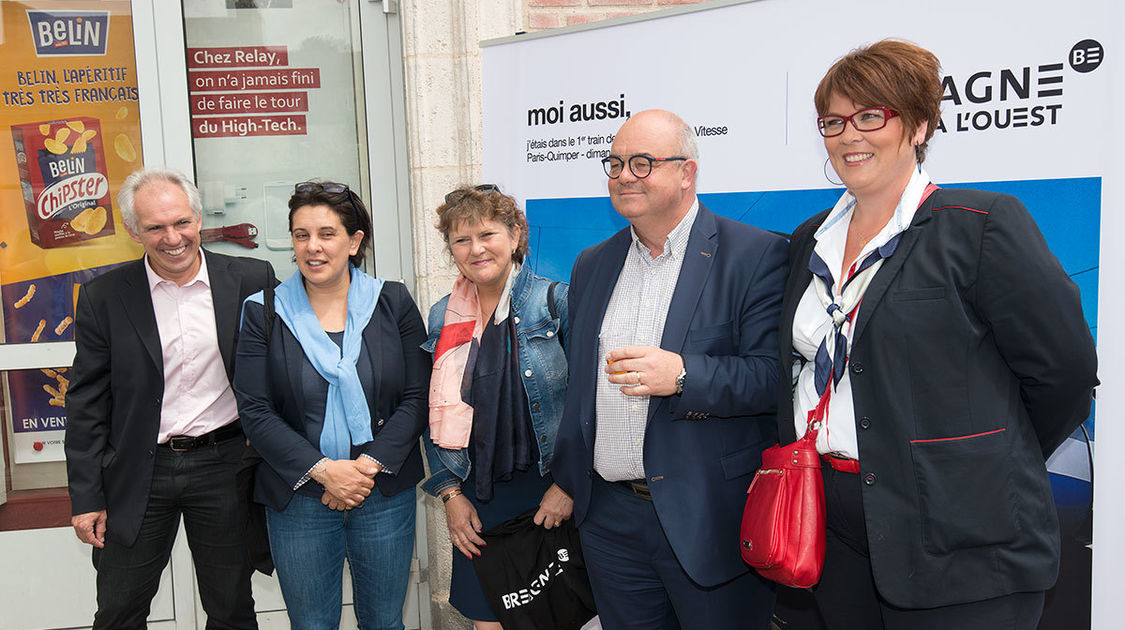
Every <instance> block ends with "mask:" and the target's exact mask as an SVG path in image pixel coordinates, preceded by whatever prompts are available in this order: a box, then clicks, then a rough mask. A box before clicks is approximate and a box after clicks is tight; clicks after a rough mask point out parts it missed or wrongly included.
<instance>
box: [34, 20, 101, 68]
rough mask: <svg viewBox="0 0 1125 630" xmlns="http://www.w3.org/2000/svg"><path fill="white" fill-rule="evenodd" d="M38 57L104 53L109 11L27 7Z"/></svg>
mask: <svg viewBox="0 0 1125 630" xmlns="http://www.w3.org/2000/svg"><path fill="white" fill-rule="evenodd" d="M27 21H28V23H29V24H30V25H31V39H32V41H34V42H35V54H36V55H37V56H39V57H54V56H60V57H63V56H80V55H104V54H105V47H106V41H107V40H108V39H109V11H28V12H27Z"/></svg>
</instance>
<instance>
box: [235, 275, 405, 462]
mask: <svg viewBox="0 0 1125 630" xmlns="http://www.w3.org/2000/svg"><path fill="white" fill-rule="evenodd" d="M348 267H349V269H350V272H351V286H349V287H348V319H347V322H346V323H345V324H344V343H343V346H342V347H338V346H337V345H336V343H335V342H333V341H332V339H331V338H330V337H329V336H328V333H326V332H324V327H323V326H321V325H320V322H319V321H318V320H317V318H316V313H314V312H313V309H312V304H310V303H309V295H308V293H306V292H305V283H304V281H303V280H302V277H301V272H299V271H298V272H294V274H293V275H291V276H289V278H288V279H287V280H286V281H285V282H282V283H281V284H279V285H278V286H277V289H276V290H275V292H274V305H275V307H276V309H277V314H278V316H279V317H281V320H282V321H283V322H285V325H286V326H288V327H289V330H290V331H292V333H293V336H294V337H296V338H297V343H299V344H301V349H302V350H304V352H305V356H306V357H308V359H309V363H311V364H312V366H313V367H314V368H316V371H317V373H318V374H320V375H321V377H323V378H324V380H326V381H328V399H327V400H326V401H325V405H324V427H323V428H322V429H321V431H320V452H321V453H324V455H325V457H330V458H332V459H351V445H352V444H364V443H366V442H370V441H371V439H372V437H371V410H370V408H368V406H367V396H366V394H364V391H363V385H362V384H360V382H359V373H358V372H357V371H356V363H357V362H358V361H359V351H360V348H361V347H362V346H363V329H364V328H366V327H367V324H368V322H370V321H371V315H372V314H373V313H374V312H375V304H376V303H377V302H378V301H379V294H380V293H381V292H382V290H383V280H381V279H378V278H372V277H371V276H369V275H367V274H366V273H363V272H362V271H360V270H359V269H356V268H355V267H354V266H352V265H348ZM253 298H258V299H257V300H254V301H259V300H260V299H261V293H258V294H255V295H254V296H252V297H251V299H253ZM349 438H350V439H349Z"/></svg>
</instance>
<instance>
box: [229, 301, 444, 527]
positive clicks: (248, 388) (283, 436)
mask: <svg viewBox="0 0 1125 630" xmlns="http://www.w3.org/2000/svg"><path fill="white" fill-rule="evenodd" d="M264 312H265V311H264V308H263V307H262V305H261V304H259V303H257V302H247V303H246V306H245V312H244V313H243V321H242V333H241V336H240V338H239V340H238V370H237V371H236V372H235V375H234V394H235V396H236V397H237V398H238V411H239V413H240V414H241V416H242V426H243V428H244V429H245V430H246V435H247V436H248V437H249V438H250V442H251V444H252V445H253V447H254V448H255V449H257V451H258V453H259V454H261V456H262V459H263V460H265V461H264V462H263V463H261V464H259V465H258V469H257V471H256V474H255V476H254V500H255V501H257V502H259V503H264V504H265V505H268V506H270V507H272V508H273V509H275V510H283V509H285V506H286V505H288V504H289V500H290V499H292V498H293V486H294V485H295V484H296V483H297V481H298V480H300V479H301V478H302V477H304V476H305V474H306V473H307V472H308V471H309V470H310V469H311V468H312V466H313V465H314V464H315V463H316V462H317V461H319V460H320V459H321V458H322V457H323V455H322V454H321V452H320V429H321V426H322V423H323V418H321V424H313V423H308V422H306V418H305V416H306V408H307V407H306V403H305V392H304V383H303V376H302V372H303V370H302V366H303V364H304V349H302V347H301V344H300V343H299V342H298V341H297V338H296V337H294V336H293V333H292V332H291V331H290V330H289V327H288V326H286V325H285V322H284V321H282V319H281V318H280V317H276V319H275V321H274V325H273V328H272V332H271V337H270V340H269V341H268V342H267V341H266V338H265V326H264V323H265V319H264ZM424 341H426V327H425V326H424V325H423V324H422V316H421V315H420V314H419V313H418V307H417V306H416V305H415V304H414V300H413V298H411V297H410V293H409V292H407V290H406V286H405V285H403V284H402V283H401V282H386V283H385V284H384V285H383V290H382V292H381V293H380V294H379V301H378V302H377V303H376V305H375V311H374V313H372V315H371V321H370V322H368V324H367V327H366V328H364V329H363V344H364V345H365V346H366V353H365V354H361V355H360V357H361V360H362V357H364V356H366V357H367V358H368V360H370V362H371V363H370V367H371V373H372V376H373V378H372V382H364V383H363V390H364V392H365V393H366V394H367V406H368V408H369V409H370V411H371V435H372V440H371V441H370V442H367V443H365V444H362V445H353V446H352V457H353V458H355V457H357V456H359V455H360V454H361V453H365V454H367V455H369V456H371V457H373V458H375V459H376V460H378V461H379V462H380V463H382V464H383V465H384V466H386V470H387V472H386V473H379V474H378V475H376V476H375V487H376V488H378V489H379V491H380V492H381V493H383V495H385V496H391V495H394V494H396V493H398V492H400V491H402V490H406V489H408V488H413V487H414V485H415V484H417V483H418V482H419V481H421V480H422V476H423V470H422V452H421V449H420V442H419V440H418V438H419V437H420V436H421V435H422V431H423V429H425V428H426V423H427V421H428V419H429V407H428V401H427V396H428V392H429V387H430V371H431V369H432V364H431V363H430V355H429V353H428V352H426V351H425V350H422V348H421V347H420V346H421V345H422V343H423V342H424ZM308 483H310V484H314V486H315V487H316V488H317V490H318V492H317V494H318V495H319V494H320V492H323V488H321V487H320V486H319V484H316V482H313V481H310V482H308Z"/></svg>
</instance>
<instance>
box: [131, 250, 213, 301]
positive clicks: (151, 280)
mask: <svg viewBox="0 0 1125 630" xmlns="http://www.w3.org/2000/svg"><path fill="white" fill-rule="evenodd" d="M141 262H142V263H143V264H144V267H145V276H146V277H147V278H148V291H149V293H153V292H155V291H156V287H158V286H160V284H161V283H168V284H171V285H175V284H176V283H175V282H172V281H171V280H165V279H164V278H161V277H160V276H158V275H156V272H155V271H153V270H152V265H150V264H148V254H145V256H144V258H143V259H142V261H141ZM196 282H202V283H203V285H204V286H206V287H207V288H208V289H210V288H211V279H210V277H209V276H208V275H207V257H206V256H204V255H203V250H202V249H200V250H199V271H197V272H196V273H195V277H194V278H192V279H191V280H190V281H188V282H187V283H185V284H184V286H185V287H187V286H191V285H193V284H195V283H196Z"/></svg>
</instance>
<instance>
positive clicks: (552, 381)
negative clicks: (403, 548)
mask: <svg viewBox="0 0 1125 630" xmlns="http://www.w3.org/2000/svg"><path fill="white" fill-rule="evenodd" d="M550 285H551V280H548V279H546V278H540V277H539V276H536V275H534V274H532V272H531V267H529V266H528V265H526V264H525V265H524V266H523V267H522V268H521V269H520V271H519V274H517V275H516V279H515V281H513V283H512V306H511V317H515V318H516V320H515V323H516V336H517V337H518V339H519V363H520V376H521V377H522V379H523V388H524V391H525V392H526V393H527V404H528V406H529V407H530V411H531V425H532V429H533V430H534V431H535V441H536V444H538V445H539V473H540V474H541V475H546V474H547V472H548V471H549V470H550V465H551V456H552V454H553V453H554V449H555V434H556V433H558V430H559V420H560V419H562V413H563V404H564V403H565V402H566V379H567V367H566V350H565V348H566V344H567V341H568V335H569V324H568V319H567V310H566V309H567V307H566V295H567V289H568V286H569V285H567V283H565V282H559V283H558V284H556V285H555V291H554V302H555V314H556V315H557V319H551V312H550V310H549V309H548V308H547V288H548V287H549V286H550ZM448 301H449V296H448V295H446V296H445V297H443V298H442V299H441V300H439V301H438V303H437V304H434V305H433V307H431V308H430V317H429V322H428V324H427V329H428V330H429V331H430V336H429V338H428V339H427V340H426V343H424V344H422V349H423V350H425V351H427V352H429V353H430V354H431V355H432V354H433V352H434V347H435V346H436V345H437V341H438V337H439V336H440V335H441V327H442V324H444V323H445V305H446V303H447V302H448ZM423 443H424V444H425V446H426V459H427V460H428V461H429V464H430V478H429V479H427V480H426V481H425V482H423V483H422V489H423V490H425V491H426V492H428V493H430V494H432V495H434V496H437V494H438V493H439V492H440V491H441V490H443V489H445V488H448V487H450V486H454V485H457V484H459V483H460V482H462V481H464V479H465V478H466V477H468V476H469V468H470V466H471V465H472V464H471V462H470V461H469V452H468V449H464V448H463V449H448V448H441V447H439V446H437V445H436V444H434V442H433V440H431V439H430V430H429V429H428V428H427V429H426V435H425V437H424V439H423Z"/></svg>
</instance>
